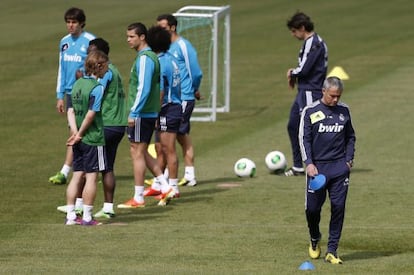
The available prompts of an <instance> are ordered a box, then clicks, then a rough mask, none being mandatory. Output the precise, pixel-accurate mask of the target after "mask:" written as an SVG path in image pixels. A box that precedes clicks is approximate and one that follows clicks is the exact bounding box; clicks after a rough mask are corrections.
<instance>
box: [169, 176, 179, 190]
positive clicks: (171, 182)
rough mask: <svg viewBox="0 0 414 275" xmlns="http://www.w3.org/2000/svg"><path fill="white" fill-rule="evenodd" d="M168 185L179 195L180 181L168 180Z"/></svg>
mask: <svg viewBox="0 0 414 275" xmlns="http://www.w3.org/2000/svg"><path fill="white" fill-rule="evenodd" d="M168 184H169V185H170V186H171V187H172V188H173V190H174V192H175V193H179V192H180V191H179V190H178V179H168Z"/></svg>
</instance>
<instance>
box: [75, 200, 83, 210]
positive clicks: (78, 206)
mask: <svg viewBox="0 0 414 275" xmlns="http://www.w3.org/2000/svg"><path fill="white" fill-rule="evenodd" d="M82 208H83V199H82V198H76V202H75V209H82Z"/></svg>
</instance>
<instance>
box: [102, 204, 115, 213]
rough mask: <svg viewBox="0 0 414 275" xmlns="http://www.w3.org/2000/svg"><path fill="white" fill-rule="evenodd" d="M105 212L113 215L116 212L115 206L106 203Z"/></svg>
mask: <svg viewBox="0 0 414 275" xmlns="http://www.w3.org/2000/svg"><path fill="white" fill-rule="evenodd" d="M103 211H104V212H105V213H113V212H114V204H113V203H111V202H104V205H103Z"/></svg>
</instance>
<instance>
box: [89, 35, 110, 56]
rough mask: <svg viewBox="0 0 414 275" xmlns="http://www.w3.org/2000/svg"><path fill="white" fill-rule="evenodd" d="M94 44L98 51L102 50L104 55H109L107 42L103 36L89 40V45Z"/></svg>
mask: <svg viewBox="0 0 414 275" xmlns="http://www.w3.org/2000/svg"><path fill="white" fill-rule="evenodd" d="M90 45H94V46H96V48H97V49H98V50H100V51H103V52H104V53H105V54H106V55H109V43H108V42H107V41H106V40H105V39H103V38H100V37H99V38H95V39H92V40H91V41H89V46H90Z"/></svg>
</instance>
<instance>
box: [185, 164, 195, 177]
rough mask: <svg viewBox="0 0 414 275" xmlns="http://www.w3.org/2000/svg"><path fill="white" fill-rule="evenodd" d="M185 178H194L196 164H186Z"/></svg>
mask: <svg viewBox="0 0 414 275" xmlns="http://www.w3.org/2000/svg"><path fill="white" fill-rule="evenodd" d="M184 178H185V179H186V180H193V179H194V178H195V175H194V166H186V167H185V168H184Z"/></svg>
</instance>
